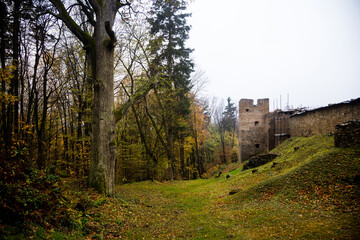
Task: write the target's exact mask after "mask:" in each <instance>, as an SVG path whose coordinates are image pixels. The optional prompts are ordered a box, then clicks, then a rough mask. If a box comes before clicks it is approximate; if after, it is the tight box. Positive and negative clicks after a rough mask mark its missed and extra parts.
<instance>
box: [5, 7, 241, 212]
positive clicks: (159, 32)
mask: <svg viewBox="0 0 360 240" xmlns="http://www.w3.org/2000/svg"><path fill="white" fill-rule="evenodd" d="M0 4H1V6H0V11H1V14H0V17H1V29H0V40H1V50H0V57H1V75H0V82H1V91H0V101H1V105H0V111H1V118H0V131H1V135H0V136H1V137H0V146H1V148H0V149H1V150H0V183H1V190H0V192H1V196H2V197H1V203H2V210H3V211H5V212H8V213H9V214H10V213H12V214H13V213H14V212H16V211H17V210H18V208H21V204H22V202H23V199H22V198H21V197H19V198H18V195H22V193H21V194H20V192H21V191H22V190H23V191H27V190H29V189H32V191H35V190H38V189H37V188H36V187H35V188H33V187H32V186H33V185H32V184H40V185H41V186H42V187H44V189H46V186H47V185H49V184H54V183H53V182H51V179H57V178H68V179H75V180H78V181H80V182H82V184H84V185H86V186H90V187H92V188H94V189H96V190H97V191H98V192H99V193H101V194H105V195H109V196H112V195H114V194H115V190H114V188H115V185H117V184H123V183H129V182H136V181H144V180H153V181H154V180H156V181H167V180H180V179H183V180H189V179H197V178H205V177H207V176H208V175H209V174H211V173H212V172H214V170H216V169H218V168H220V167H221V166H222V165H224V164H226V163H230V162H237V161H238V142H237V136H236V132H237V131H236V129H237V111H236V107H235V104H234V103H233V102H232V101H231V99H230V98H228V99H227V102H225V103H224V102H223V100H217V99H216V98H211V97H204V94H202V92H203V91H204V88H206V82H207V79H206V76H205V73H204V72H203V71H202V70H201V69H198V68H197V67H196V64H195V63H194V61H193V60H192V58H191V53H192V51H193V49H191V48H189V47H188V46H187V45H186V41H187V40H188V38H189V31H190V29H191V26H189V25H188V24H187V19H188V18H189V17H191V13H189V12H187V4H188V3H187V2H186V1H183V0H154V1H131V0H126V1H119V0H106V1H105V0H103V1H98V0H72V1H60V0H49V1H40V0H8V1H2V2H1V3H0ZM41 179H43V180H44V181H45V182H44V183H39V182H38V181H41ZM45 183H46V184H47V185H46V184H45ZM44 184H45V185H44ZM28 194H30V195H31V194H35V193H28ZM6 196H12V197H11V198H7V197H6ZM11 199H12V200H14V199H15V200H14V202H13V203H12V205H11V204H10V205H8V202H9V201H11ZM16 204H18V205H16ZM23 204H25V205H26V204H28V203H23ZM22 207H24V206H22ZM15 215H16V214H15ZM15 217H16V216H15ZM15 217H14V218H15Z"/></svg>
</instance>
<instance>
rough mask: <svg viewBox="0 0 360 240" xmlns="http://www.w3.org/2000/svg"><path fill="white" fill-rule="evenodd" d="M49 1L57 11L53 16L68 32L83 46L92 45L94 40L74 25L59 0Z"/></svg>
mask: <svg viewBox="0 0 360 240" xmlns="http://www.w3.org/2000/svg"><path fill="white" fill-rule="evenodd" d="M49 1H50V2H51V3H52V4H53V5H54V6H55V7H56V9H57V10H58V11H59V14H57V15H54V16H55V17H57V18H59V19H61V20H62V21H63V22H64V23H65V25H66V26H67V27H68V28H69V30H70V31H71V32H72V33H73V34H74V35H75V36H76V37H77V38H78V39H79V40H80V41H81V42H82V43H83V44H84V46H89V45H91V44H93V42H94V39H93V38H92V37H91V36H90V34H89V33H87V32H84V31H83V30H81V28H80V27H79V25H77V24H76V22H75V21H74V19H72V18H71V17H70V15H69V14H68V12H67V11H66V9H65V6H64V4H63V3H62V1H61V0H49Z"/></svg>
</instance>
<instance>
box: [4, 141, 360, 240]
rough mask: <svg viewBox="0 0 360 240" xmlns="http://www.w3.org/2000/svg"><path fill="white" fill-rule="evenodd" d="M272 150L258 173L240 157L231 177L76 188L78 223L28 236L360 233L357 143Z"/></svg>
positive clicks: (72, 209)
mask: <svg viewBox="0 0 360 240" xmlns="http://www.w3.org/2000/svg"><path fill="white" fill-rule="evenodd" d="M295 149H296V150H295ZM273 152H275V153H278V154H280V156H279V157H277V158H276V159H275V160H273V162H276V163H277V164H276V166H273V163H272V162H271V163H268V164H265V165H263V166H261V167H258V168H256V169H257V170H258V171H257V172H254V173H253V171H252V170H253V169H249V170H246V171H242V167H241V165H239V168H237V169H236V170H234V171H232V172H230V174H231V175H232V176H231V177H230V178H226V175H227V174H229V173H226V174H225V173H223V174H222V175H221V176H220V177H218V178H210V179H198V180H191V181H173V182H152V181H146V182H139V183H132V184H125V185H121V186H118V188H117V195H116V196H115V197H114V198H105V197H102V196H100V195H98V194H96V193H95V192H93V191H90V190H81V191H80V190H79V191H75V190H71V191H70V192H71V193H69V194H71V199H72V201H71V203H69V205H68V212H69V214H72V218H71V219H72V221H73V222H72V224H73V225H74V226H75V227H74V228H73V230H72V231H68V232H66V231H61V229H50V230H49V229H46V228H43V227H36V226H33V230H32V234H30V235H28V237H29V238H30V237H31V238H34V239H80V238H81V239H279V238H280V239H358V237H359V236H360V179H359V178H360V148H359V147H357V148H336V147H334V144H333V137H331V136H315V137H310V138H294V139H291V140H290V141H289V140H288V141H286V142H285V143H284V144H282V145H281V146H279V147H278V148H276V149H274V150H273ZM230 192H232V193H234V194H229V193H230ZM9 232H11V230H8V233H9ZM23 234H24V233H22V235H16V234H14V235H11V234H8V236H7V237H5V238H4V239H20V237H21V236H24V235H23ZM28 234H29V232H28ZM17 237H19V238H17Z"/></svg>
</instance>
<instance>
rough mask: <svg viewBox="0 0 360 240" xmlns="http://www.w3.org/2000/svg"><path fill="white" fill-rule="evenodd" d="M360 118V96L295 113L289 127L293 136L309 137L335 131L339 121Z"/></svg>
mask: <svg viewBox="0 0 360 240" xmlns="http://www.w3.org/2000/svg"><path fill="white" fill-rule="evenodd" d="M353 119H360V98H358V99H355V100H352V101H348V102H343V103H338V104H333V105H329V106H327V107H322V108H317V109H314V110H311V111H306V112H303V113H298V114H294V115H292V116H291V117H290V121H289V127H290V133H291V136H292V137H299V136H302V137H308V136H313V135H317V134H326V133H333V132H335V126H336V125H337V124H339V123H342V122H346V121H350V120H353Z"/></svg>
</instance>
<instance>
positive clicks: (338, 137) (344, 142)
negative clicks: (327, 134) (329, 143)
mask: <svg viewBox="0 0 360 240" xmlns="http://www.w3.org/2000/svg"><path fill="white" fill-rule="evenodd" d="M335 129H336V130H335V136H334V140H335V147H352V146H357V145H360V120H353V121H349V122H345V123H342V124H338V125H336V127H335Z"/></svg>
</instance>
